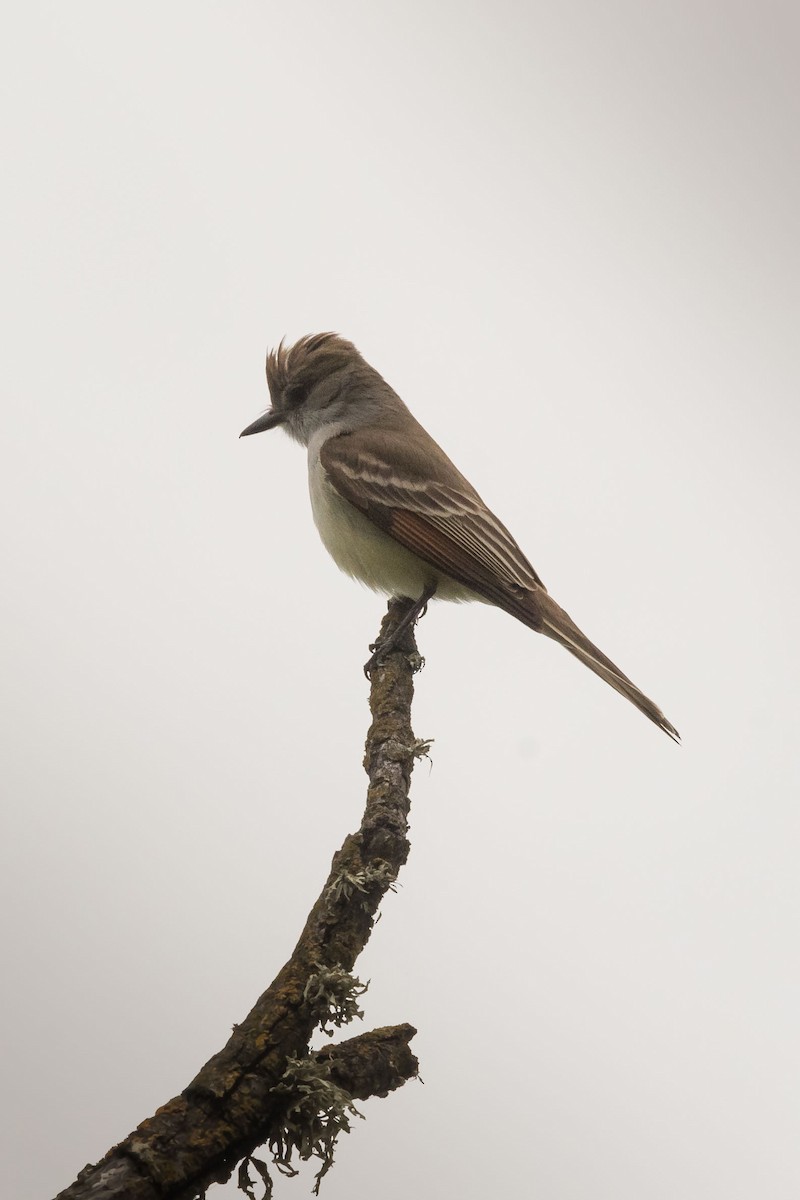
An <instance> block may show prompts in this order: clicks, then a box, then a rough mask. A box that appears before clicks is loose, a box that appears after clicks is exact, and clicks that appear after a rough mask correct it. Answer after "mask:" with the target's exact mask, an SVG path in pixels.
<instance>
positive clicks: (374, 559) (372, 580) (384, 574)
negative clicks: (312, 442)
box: [309, 462, 481, 601]
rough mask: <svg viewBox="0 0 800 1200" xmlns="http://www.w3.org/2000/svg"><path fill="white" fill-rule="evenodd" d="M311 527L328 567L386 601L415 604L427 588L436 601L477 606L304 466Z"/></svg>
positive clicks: (319, 472)
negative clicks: (400, 599)
mask: <svg viewBox="0 0 800 1200" xmlns="http://www.w3.org/2000/svg"><path fill="white" fill-rule="evenodd" d="M309 493H310V495H311V509H312V512H313V514H314V522H315V524H316V526H317V529H318V530H319V535H320V537H321V538H322V542H323V544H324V546H325V548H326V550H327V551H328V553H329V554H330V556H331V558H332V559H333V561H334V562H335V563H336V565H337V566H338V567H339V568H340V570H342V571H344V572H345V574H346V575H350V576H352V578H353V579H357V580H359V582H360V583H363V584H364V585H365V586H366V587H368V588H372V590H373V591H376V592H383V593H384V595H387V596H408V597H411V598H412V599H416V598H417V597H418V596H421V595H422V593H423V591H424V590H425V589H426V588H427V587H429V586H430V585H431V584H435V585H436V598H437V599H439V600H455V601H463V600H480V599H481V597H480V596H477V595H476V594H475V593H474V592H473V591H471V590H470V589H469V588H466V587H464V586H463V585H462V584H460V583H457V582H456V580H454V579H451V578H450V577H449V576H447V575H444V574H443V573H442V572H441V571H439V570H437V568H436V567H433V566H431V565H430V564H428V563H426V562H424V561H423V560H422V559H421V558H419V557H418V556H417V555H416V554H413V553H412V552H411V551H410V550H407V549H406V548H405V546H401V545H400V543H399V542H396V541H395V540H394V538H391V537H389V535H388V534H386V533H384V532H383V530H382V529H379V528H378V526H377V525H374V524H373V522H372V521H370V520H369V519H368V518H367V517H365V516H364V514H363V513H360V512H359V511H358V509H356V508H353V506H352V504H349V503H348V502H347V501H346V500H343V499H342V497H341V496H340V495H339V493H338V492H337V491H336V490H335V489H334V488H333V487H332V485H331V484H330V483H329V481H328V478H327V476H326V474H325V472H324V471H323V469H322V468H321V467H320V466H319V464H318V462H317V463H314V464H313V465H312V464H311V463H310V464H309Z"/></svg>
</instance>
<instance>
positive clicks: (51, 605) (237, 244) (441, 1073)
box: [0, 0, 800, 1200]
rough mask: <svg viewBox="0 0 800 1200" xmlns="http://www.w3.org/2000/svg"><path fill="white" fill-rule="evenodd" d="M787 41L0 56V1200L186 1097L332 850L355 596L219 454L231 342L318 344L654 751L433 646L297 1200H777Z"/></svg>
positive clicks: (750, 32)
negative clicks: (578, 632) (335, 1148)
mask: <svg viewBox="0 0 800 1200" xmlns="http://www.w3.org/2000/svg"><path fill="white" fill-rule="evenodd" d="M799 22H800V18H798V10H797V6H796V5H794V4H791V3H772V2H770V0H767V2H766V3H763V2H762V3H758V4H755V3H751V4H742V5H732V4H727V3H716V4H715V3H702V2H701V3H699V4H698V3H697V0H692V2H691V3H689V2H688V0H687V2H681V0H670V2H669V3H666V2H665V3H661V2H658V3H650V4H644V5H643V4H641V3H634V2H633V0H628V2H622V0H611V2H608V3H604V4H602V5H601V4H592V3H589V2H588V0H567V2H566V3H565V2H561V3H558V4H555V3H548V4H538V3H533V4H527V5H520V4H511V3H503V2H501V3H495V4H492V5H488V4H485V5H476V4H470V5H467V4H458V5H457V4H455V3H451V4H446V3H433V4H425V5H423V4H420V3H409V0H405V2H404V3H403V4H395V3H385V4H378V5H376V4H368V3H366V2H361V3H356V2H354V0H346V2H343V3H339V4H335V5H331V4H323V3H320V2H317V3H293V4H288V3H286V4H283V5H280V6H276V5H271V4H268V3H267V4H264V3H261V4H255V3H244V2H242V3H238V4H229V5H222V4H220V3H212V2H210V0H194V2H193V3H191V4H189V3H185V2H180V3H172V4H167V5H163V4H159V5H155V4H152V3H147V2H145V3H137V4H130V3H116V4H107V3H99V2H96V3H80V4H73V5H65V4H59V3H51V4H46V3H39V2H33V3H28V4H26V5H17V6H16V10H15V12H14V14H13V15H12V16H10V17H7V18H6V26H5V32H4V37H3V43H2V47H0V68H1V69H0V91H2V95H3V101H4V103H3V105H2V122H3V129H2V137H3V146H4V150H3V160H4V179H5V182H4V186H3V190H2V197H0V206H1V207H2V222H0V229H1V230H2V232H1V233H0V237H2V276H3V280H4V284H5V286H4V288H3V297H2V303H3V306H4V311H3V314H2V325H3V330H4V333H5V337H4V352H3V375H4V386H3V437H2V439H1V440H0V493H2V516H3V541H2V547H3V548H2V554H3V567H4V570H3V576H4V586H3V589H2V608H3V613H2V623H1V624H0V655H1V656H2V657H1V661H2V700H3V734H2V759H3V770H2V787H3V792H4V803H3V821H4V826H5V830H4V833H3V836H2V840H0V855H1V856H2V875H1V876H0V878H1V879H2V889H3V893H4V895H3V905H2V912H3V917H2V923H3V950H2V955H3V963H4V971H3V976H4V981H5V982H4V987H3V1009H4V1018H3V1027H4V1030H5V1033H6V1042H7V1044H6V1047H5V1049H4V1051H3V1061H4V1068H3V1080H4V1085H5V1086H4V1089H3V1091H4V1093H5V1099H4V1100H3V1104H4V1106H5V1112H4V1113H3V1119H2V1122H0V1128H2V1130H3V1133H4V1134H8V1135H9V1137H10V1144H9V1145H8V1146H7V1147H6V1148H5V1150H4V1152H3V1155H2V1159H3V1163H4V1165H3V1166H2V1168H0V1171H1V1172H2V1176H3V1178H2V1179H0V1185H1V1188H0V1190H2V1193H3V1194H4V1195H8V1196H12V1195H13V1196H14V1197H15V1200H41V1197H42V1196H47V1195H51V1194H53V1193H54V1192H56V1191H57V1190H59V1189H60V1188H61V1187H64V1186H66V1185H67V1184H68V1183H69V1182H70V1181H71V1180H72V1178H73V1177H74V1175H75V1174H76V1173H77V1171H78V1170H79V1169H80V1168H81V1167H82V1166H83V1165H84V1163H86V1162H87V1161H90V1160H91V1161H93V1160H95V1159H97V1158H98V1157H99V1156H100V1155H102V1153H103V1152H104V1151H105V1150H106V1149H107V1148H108V1146H109V1145H111V1144H112V1143H114V1142H116V1141H118V1140H119V1139H120V1138H122V1137H123V1136H124V1135H125V1134H126V1133H128V1132H129V1131H130V1129H132V1128H133V1127H134V1126H135V1125H136V1124H137V1123H138V1122H139V1121H140V1120H141V1119H143V1118H144V1117H145V1116H147V1115H149V1113H150V1112H152V1110H153V1109H154V1108H155V1107H156V1106H157V1105H158V1104H159V1103H161V1102H162V1101H164V1100H166V1099H168V1098H169V1097H170V1096H172V1095H173V1094H175V1093H176V1092H177V1091H179V1090H180V1089H181V1088H182V1087H183V1086H184V1085H185V1084H186V1083H187V1082H188V1081H189V1079H190V1078H191V1077H192V1076H193V1075H194V1073H195V1072H196V1070H197V1068H198V1067H199V1066H200V1065H201V1064H202V1063H203V1062H204V1061H205V1060H206V1059H207V1058H208V1057H209V1056H210V1055H211V1054H212V1053H213V1052H215V1051H216V1050H217V1049H218V1048H219V1047H220V1046H221V1045H222V1044H223V1042H224V1041H225V1039H226V1038H227V1036H228V1033H229V1031H230V1027H231V1025H232V1024H233V1022H235V1021H238V1020H241V1018H242V1017H243V1016H244V1014H245V1013H246V1011H247V1010H248V1009H249V1007H250V1006H251V1004H252V1003H253V1001H254V1000H255V998H256V996H257V995H258V993H259V992H260V991H261V990H262V989H263V987H264V986H265V985H266V984H267V983H268V982H269V981H270V980H271V979H272V978H273V976H274V974H275V972H276V971H277V969H278V968H279V967H280V965H281V964H282V962H283V961H284V959H285V957H286V955H287V954H288V953H289V952H290V950H291V947H292V945H293V944H294V941H295V940H296V937H297V934H298V932H299V930H300V928H301V926H302V923H303V921H304V919H305V916H306V913H307V911H308V909H309V907H310V905H311V903H312V901H313V899H314V898H315V896H316V894H317V892H318V890H319V888H320V886H321V884H322V882H323V880H324V877H325V874H326V871H327V869H328V865H329V862H330V858H331V855H332V854H333V852H334V850H335V849H336V848H338V846H339V844H340V843H341V841H342V839H343V837H344V835H345V834H346V833H347V832H349V831H350V830H351V829H352V828H354V826H355V825H356V823H357V821H358V816H359V813H360V811H361V807H362V804H363V796H364V788H365V777H364V776H363V773H362V769H361V765H360V758H361V750H362V745H363V738H364V734H365V730H366V725H367V716H368V714H367V708H366V686H365V682H364V679H363V677H362V675H361V664H362V663H363V661H364V659H365V657H366V646H367V644H368V642H370V641H371V640H372V639H373V638H374V635H375V633H376V631H377V626H378V622H379V620H380V616H381V614H382V611H383V602H382V601H381V600H380V598H378V597H375V596H373V595H371V594H369V593H367V592H364V591H362V590H360V589H359V588H358V587H357V586H356V585H354V584H352V583H351V582H350V581H348V580H346V579H345V578H344V577H343V576H340V575H339V574H338V573H337V572H336V569H335V567H334V566H333V564H332V563H331V562H330V561H329V560H328V559H327V557H326V555H325V553H324V551H323V550H322V548H321V546H320V545H319V543H318V540H317V536H316V533H315V530H314V528H313V524H312V521H311V517H310V513H309V509H308V501H307V495H306V480H305V463H304V459H303V455H302V453H301V452H300V451H299V450H298V449H297V447H295V446H292V445H291V444H290V443H289V441H288V440H287V439H286V438H284V437H282V436H281V435H280V434H277V433H276V434H274V435H272V436H269V437H267V436H264V437H262V438H255V439H252V440H249V441H246V442H239V441H238V440H237V435H238V433H239V430H240V429H242V428H243V426H244V425H246V424H247V423H249V422H250V421H251V420H252V419H253V418H254V417H255V416H256V415H257V414H258V412H259V411H260V410H261V409H263V408H264V407H265V406H266V403H267V398H266V390H265V385H264V380H263V358H264V353H265V350H266V347H267V346H268V345H273V344H275V343H276V342H277V341H278V340H279V338H280V337H281V336H283V335H284V334H286V335H288V336H289V338H294V337H296V336H299V335H301V334H303V333H307V332H311V331H317V330H322V329H335V330H338V331H340V332H341V333H343V334H345V335H346V336H348V337H350V338H352V339H353V340H354V341H355V342H356V344H357V345H358V346H359V347H360V349H361V350H362V351H363V353H364V354H365V355H366V357H367V358H368V359H369V361H371V362H372V363H373V364H374V365H375V366H376V367H377V368H378V369H379V370H380V371H381V372H382V373H383V374H384V375H385V376H386V377H387V378H388V380H389V381H390V382H391V383H392V384H393V385H394V386H395V387H396V388H397V390H398V391H399V392H400V393H401V395H402V396H403V397H404V398H405V399H406V401H407V402H408V403H409V405H410V406H411V407H412V409H413V410H414V412H415V413H416V415H417V416H418V417H419V418H420V419H421V420H422V421H423V422H424V423H425V424H426V426H427V427H428V428H429V429H430V431H431V432H432V433H433V434H434V436H435V437H437V438H438V439H439V441H440V442H442V444H443V445H444V447H445V449H446V450H447V451H448V453H450V455H451V456H452V457H453V458H454V459H455V461H456V462H457V464H458V465H459V466H460V467H461V469H462V470H463V471H464V472H465V473H466V474H468V475H469V476H470V477H471V478H472V480H473V482H474V483H475V484H476V486H477V487H478V488H479V490H480V491H481V492H482V494H483V495H484V497H485V499H486V500H487V501H488V502H489V503H490V504H491V505H492V507H493V508H494V509H495V510H496V511H497V513H498V514H499V515H500V516H501V518H502V519H503V520H505V522H506V523H507V524H508V525H509V526H510V527H511V529H512V531H513V532H514V534H515V535H516V537H517V538H518V540H519V541H520V543H521V544H522V546H523V548H524V549H525V550H526V552H527V554H528V555H529V557H530V558H531V560H532V561H533V563H534V565H535V566H536V568H537V570H538V571H539V572H540V574H541V575H542V577H543V578H544V580H545V582H546V583H547V585H548V587H549V588H550V590H551V591H552V593H553V594H554V596H555V597H556V599H558V600H559V602H560V603H562V604H563V605H564V606H565V607H566V608H567V610H568V611H569V612H570V613H571V614H572V615H573V617H574V618H575V619H576V620H577V621H578V623H579V624H580V625H581V626H582V627H583V628H584V629H585V630H586V632H587V633H588V634H589V636H590V637H592V638H593V639H594V640H595V641H597V642H598V644H599V645H600V646H601V647H602V648H603V649H604V650H605V651H606V653H608V654H609V655H610V656H611V657H612V658H614V659H615V660H616V661H617V662H619V664H620V665H621V667H622V668H623V670H625V671H626V672H627V673H628V674H630V675H631V677H632V678H633V679H634V680H635V681H636V683H637V684H639V685H640V686H641V687H642V688H643V689H644V690H645V691H646V692H647V693H648V694H649V695H651V696H652V697H653V698H654V699H655V700H656V701H657V702H658V703H659V704H660V705H661V706H662V707H663V709H664V711H665V712H666V713H667V715H668V717H669V718H670V719H671V720H672V721H674V723H675V724H676V725H677V726H678V728H679V729H680V730H681V732H682V734H683V735H684V740H685V745H684V747H683V748H682V749H677V748H676V747H675V746H673V745H672V744H671V743H670V742H669V740H668V739H667V738H666V737H665V736H664V735H663V734H661V733H659V732H658V731H657V730H656V729H655V728H653V727H652V726H650V725H649V724H648V722H647V721H645V720H644V719H643V717H642V716H641V715H640V714H639V713H637V712H636V711H635V710H634V709H633V708H632V707H631V706H629V705H627V704H625V702H624V701H623V700H622V699H621V698H620V697H618V696H616V695H615V694H614V692H612V691H611V690H610V689H609V688H607V687H605V686H603V685H602V684H601V683H600V681H598V680H597V679H595V678H594V677H593V676H592V675H591V674H590V673H589V672H588V671H586V670H584V669H582V668H580V667H579V665H578V664H577V663H576V662H574V660H573V659H571V658H570V656H569V655H567V654H565V653H564V652H563V651H562V650H560V649H559V648H558V647H556V646H555V645H553V644H550V643H548V642H546V641H545V640H544V639H542V638H537V637H535V636H534V635H532V634H530V633H529V632H528V631H527V630H525V629H524V628H523V627H522V626H520V625H518V624H517V623H515V622H514V621H512V620H510V619H509V618H507V617H504V616H503V615H502V614H500V613H496V612H493V611H491V610H488V609H485V608H484V607H483V606H474V607H465V608H457V607H452V608H446V607H436V606H433V607H432V609H431V611H430V613H429V615H428V616H427V618H426V619H425V621H424V622H423V624H422V626H421V628H420V631H419V639H420V646H421V649H422V651H423V653H424V654H425V655H426V657H427V660H428V665H427V668H426V670H425V672H424V673H423V675H422V676H421V677H420V680H419V685H418V693H417V702H416V707H415V714H414V718H415V719H414V724H415V730H416V732H417V734H418V735H419V736H424V737H433V738H435V745H434V755H433V758H434V766H433V769H432V770H429V769H428V768H427V766H426V765H425V764H422V765H421V766H420V767H419V768H418V769H417V772H416V775H415V779H414V787H413V808H412V838H413V852H412V859H411V861H410V863H409V866H408V868H407V869H406V871H405V872H404V874H403V876H402V888H401V889H400V891H399V892H398V894H397V895H396V896H391V897H390V898H389V900H388V901H387V903H386V905H385V909H384V918H383V920H382V921H381V924H380V925H379V927H378V930H377V932H376V934H375V936H374V938H373V942H372V944H371V945H370V947H369V948H368V951H367V953H366V954H365V956H364V958H363V959H362V960H361V963H360V965H359V974H360V975H361V977H362V978H364V979H367V978H369V979H371V981H372V983H371V987H370V991H369V993H368V995H367V997H366V1011H367V1016H366V1020H367V1025H368V1027H372V1026H374V1025H379V1024H384V1023H393V1022H396V1021H403V1020H408V1021H411V1022H412V1023H413V1024H415V1025H416V1026H418V1028H419V1036H418V1038H417V1039H416V1041H415V1043H414V1046H415V1049H416V1051H417V1053H418V1054H419V1056H420V1058H421V1062H422V1074H423V1078H424V1080H425V1086H424V1087H422V1086H421V1085H419V1084H416V1085H413V1086H407V1087H406V1088H405V1089H403V1091H402V1092H401V1093H398V1094H397V1095H395V1096H393V1097H391V1098H389V1099H387V1100H385V1101H373V1102H371V1103H369V1104H366V1105H364V1106H363V1108H364V1112H365V1114H366V1116H367V1118H368V1119H367V1121H366V1123H363V1124H362V1123H360V1122H359V1124H358V1127H357V1128H356V1129H355V1130H354V1132H353V1133H352V1134H351V1135H350V1137H349V1138H348V1139H345V1140H344V1142H343V1143H342V1144H341V1146H340V1149H339V1154H338V1162H337V1166H336V1169H335V1170H334V1172H333V1173H332V1174H331V1175H330V1176H329V1177H328V1178H327V1180H326V1181H325V1184H324V1185H323V1186H324V1193H323V1194H324V1195H325V1196H326V1197H327V1200H339V1198H340V1197H341V1198H344V1197H353V1196H366V1195H372V1194H375V1191H376V1189H378V1188H379V1190H380V1193H381V1195H382V1197H383V1198H384V1200H399V1198H401V1197H402V1198H404V1200H405V1197H407V1196H409V1195H414V1196H418V1197H431V1198H433V1197H437V1198H438V1197H441V1196H459V1197H464V1198H465V1200H473V1198H475V1200H477V1198H478V1197H483V1196H488V1195H504V1196H505V1195H507V1196H527V1195H530V1196H535V1197H537V1200H604V1198H606V1197H608V1198H609V1200H640V1198H641V1197H647V1198H648V1200H672V1198H676V1200H695V1198H696V1200H701V1198H702V1200H708V1198H709V1197H725V1200H736V1198H739V1197H741V1198H742V1200H744V1198H747V1200H750V1198H751V1197H753V1196H754V1195H757V1196H769V1197H770V1200H783V1198H786V1200H789V1198H790V1197H791V1198H792V1200H794V1198H795V1197H796V1196H797V1194H798V1190H799V1189H800V1162H799V1161H798V1158H799V1156H798V1150H797V1146H798V1134H799V1133H800V1130H799V1129H798V1112H800V1103H798V1100H799V1099H800V1098H799V1097H798V1090H799V1089H798V1078H799V1077H800V1076H799V1075H798V1068H800V1062H799V1061H798V1060H799V1059H800V1053H798V1039H797V1033H796V1025H797V1012H798V1009H799V1008H800V995H798V992H799V991H800V988H798V978H800V973H799V972H798V962H797V913H798V910H800V904H799V903H798V902H799V901H800V887H799V886H798V882H797V860H798V850H799V849H800V847H798V836H797V816H796V813H797V799H798V790H799V789H798V767H797V746H796V743H797V729H798V683H797V666H798V662H797V660H798V655H797V638H796V636H795V633H794V630H795V628H796V624H797V611H798V589H799V587H800V572H798V568H797V551H796V543H797V513H798V482H797V478H798V440H797V434H798V424H799V421H798V382H799V380H798V376H799V375H800V370H798V350H797V346H798V335H797V329H798V315H799V314H798V288H799V285H798V280H799V279H800V270H799V268H800V264H799V263H798V253H797V250H798V240H797V233H798V230H797V213H798V212H800V194H798V193H800V175H799V173H798V165H797V129H798V127H800V112H798V108H800V104H799V103H798V99H799V86H798V77H797V61H798V51H799V50H800V47H799V46H798V23H799ZM793 546H794V547H795V549H794V550H793V549H792V547H793ZM353 1031H354V1032H357V1030H355V1029H354V1030H353ZM310 1185H311V1177H310V1174H306V1175H305V1176H304V1178H303V1179H301V1180H300V1181H294V1182H291V1181H283V1180H281V1181H280V1182H279V1184H278V1188H277V1194H278V1196H279V1197H283V1196H289V1195H294V1196H305V1195H307V1194H308V1191H309V1188H310ZM213 1194H214V1195H220V1196H221V1195H222V1194H223V1193H222V1191H221V1190H218V1191H217V1192H216V1193H213Z"/></svg>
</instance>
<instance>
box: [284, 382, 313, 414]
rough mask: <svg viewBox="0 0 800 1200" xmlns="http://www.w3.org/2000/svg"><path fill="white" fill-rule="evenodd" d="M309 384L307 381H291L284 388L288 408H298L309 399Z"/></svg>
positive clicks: (285, 402)
mask: <svg viewBox="0 0 800 1200" xmlns="http://www.w3.org/2000/svg"><path fill="white" fill-rule="evenodd" d="M308 393H309V386H308V384H307V383H290V384H289V386H288V387H287V388H286V389H285V390H284V393H283V402H284V404H285V405H286V407H287V408H297V407H298V406H299V405H300V404H303V403H304V401H305V400H306V399H307V397H308Z"/></svg>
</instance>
